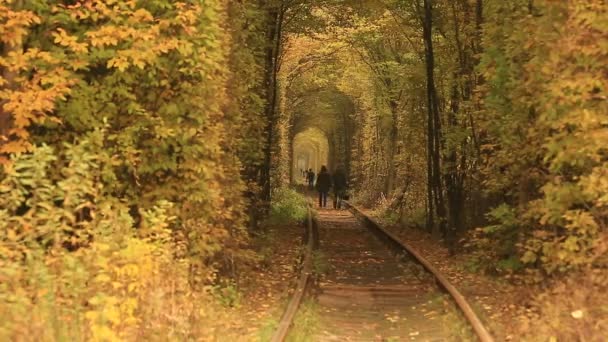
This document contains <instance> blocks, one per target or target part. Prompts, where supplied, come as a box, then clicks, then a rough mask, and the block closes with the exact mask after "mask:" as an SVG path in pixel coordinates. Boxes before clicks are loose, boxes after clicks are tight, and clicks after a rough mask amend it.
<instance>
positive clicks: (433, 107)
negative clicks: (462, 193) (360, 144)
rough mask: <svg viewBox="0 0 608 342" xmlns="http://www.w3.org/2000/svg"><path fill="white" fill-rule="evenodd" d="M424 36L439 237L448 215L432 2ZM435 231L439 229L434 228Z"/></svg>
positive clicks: (428, 2) (432, 186)
mask: <svg viewBox="0 0 608 342" xmlns="http://www.w3.org/2000/svg"><path fill="white" fill-rule="evenodd" d="M422 24H423V27H422V29H423V30H422V31H423V32H422V34H423V40H424V56H425V62H426V78H427V109H428V124H427V129H428V132H427V133H428V137H427V138H428V150H429V153H428V156H427V157H429V159H430V163H428V161H427V163H428V164H430V167H431V171H430V172H429V176H430V178H431V179H430V186H429V188H430V189H429V190H431V194H432V195H431V197H432V200H433V201H432V202H434V203H431V204H430V205H429V216H430V215H432V212H433V210H432V207H431V205H433V204H434V206H435V210H436V213H437V219H438V225H437V226H435V225H433V234H434V235H435V236H438V235H439V234H441V233H444V232H445V225H446V213H445V203H444V198H443V189H442V184H441V183H442V182H441V116H440V114H439V104H438V99H437V89H436V86H435V75H434V73H435V55H434V52H433V9H432V0H424V18H423V20H422ZM435 227H436V228H435Z"/></svg>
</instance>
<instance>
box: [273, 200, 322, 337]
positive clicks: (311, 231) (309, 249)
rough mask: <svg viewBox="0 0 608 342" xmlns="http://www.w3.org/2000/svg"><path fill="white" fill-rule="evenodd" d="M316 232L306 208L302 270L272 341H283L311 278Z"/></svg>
mask: <svg viewBox="0 0 608 342" xmlns="http://www.w3.org/2000/svg"><path fill="white" fill-rule="evenodd" d="M316 238H317V234H316V233H315V225H314V223H313V218H312V211H311V209H310V207H309V208H308V214H307V218H306V251H305V254H304V261H303V263H302V270H301V272H300V278H299V279H298V283H297V285H296V289H295V292H294V294H293V296H292V297H291V300H290V301H289V303H288V304H287V307H286V308H285V311H284V312H283V316H282V317H281V321H280V322H279V325H278V327H277V329H276V330H275V332H274V335H273V336H272V339H271V341H272V342H283V341H285V338H286V337H287V334H288V333H289V329H290V328H291V325H292V324H293V319H294V317H295V316H296V313H297V312H298V309H299V307H300V304H301V303H302V299H303V298H304V294H305V293H306V290H307V288H308V286H309V285H310V283H311V279H312V258H313V255H312V253H313V249H314V247H315V239H316Z"/></svg>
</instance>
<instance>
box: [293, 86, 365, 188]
mask: <svg viewBox="0 0 608 342" xmlns="http://www.w3.org/2000/svg"><path fill="white" fill-rule="evenodd" d="M306 97H307V99H306V101H303V102H302V103H301V104H299V105H297V106H295V107H293V108H292V110H293V111H292V112H291V116H290V118H291V120H290V121H291V125H290V130H289V131H290V145H291V151H290V152H291V153H290V154H291V158H290V165H291V172H290V173H291V177H290V178H291V181H292V182H294V181H297V180H298V177H297V176H298V175H299V174H300V170H301V169H308V168H312V169H313V171H314V172H315V173H318V172H319V170H320V168H321V166H323V165H325V166H327V168H328V169H329V171H330V172H332V171H334V170H336V169H337V168H342V169H343V170H344V171H345V172H346V173H347V175H348V173H349V170H350V160H351V156H350V151H351V148H350V141H351V139H352V135H353V131H354V129H355V127H354V126H355V125H354V121H353V120H352V118H351V115H352V114H353V113H354V105H353V103H352V100H351V99H350V98H349V97H348V96H347V95H345V94H343V93H341V92H340V91H338V90H337V89H332V88H329V89H321V90H318V91H313V92H309V93H308V94H306Z"/></svg>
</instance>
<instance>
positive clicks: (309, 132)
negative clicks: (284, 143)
mask: <svg viewBox="0 0 608 342" xmlns="http://www.w3.org/2000/svg"><path fill="white" fill-rule="evenodd" d="M292 145H293V158H292V163H291V164H292V168H293V169H292V175H293V177H292V182H294V181H295V182H298V180H299V179H302V178H298V176H299V175H300V174H301V171H302V170H308V169H312V170H313V171H314V172H315V173H317V172H318V171H319V169H320V168H321V166H322V165H327V166H329V161H330V160H329V143H328V140H327V136H326V135H325V133H324V132H323V131H321V130H320V129H318V128H316V127H309V128H307V129H305V130H304V131H302V132H299V133H297V134H296V135H295V137H294V139H293V144H292Z"/></svg>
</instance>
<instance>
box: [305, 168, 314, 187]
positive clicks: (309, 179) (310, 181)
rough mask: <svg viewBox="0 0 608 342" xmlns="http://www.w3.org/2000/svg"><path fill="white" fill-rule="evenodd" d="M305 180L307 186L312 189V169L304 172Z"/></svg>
mask: <svg viewBox="0 0 608 342" xmlns="http://www.w3.org/2000/svg"><path fill="white" fill-rule="evenodd" d="M306 181H307V182H308V188H309V189H310V190H312V189H313V188H314V184H315V173H314V172H313V171H312V169H308V171H307V172H306Z"/></svg>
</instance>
